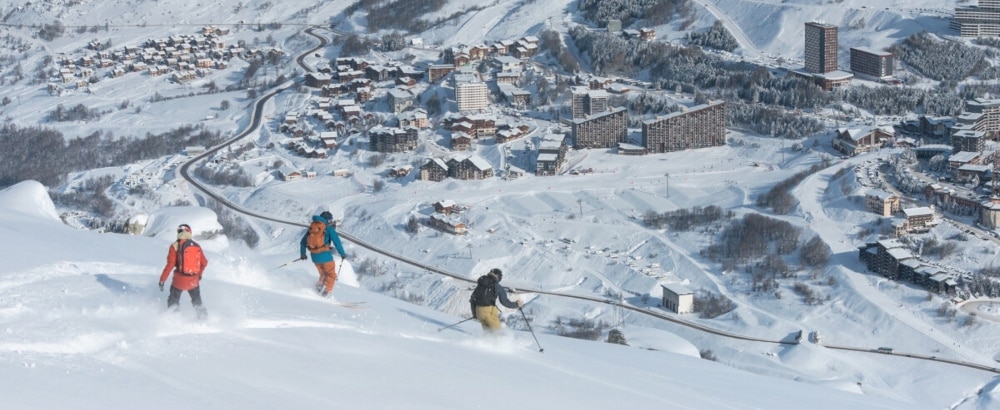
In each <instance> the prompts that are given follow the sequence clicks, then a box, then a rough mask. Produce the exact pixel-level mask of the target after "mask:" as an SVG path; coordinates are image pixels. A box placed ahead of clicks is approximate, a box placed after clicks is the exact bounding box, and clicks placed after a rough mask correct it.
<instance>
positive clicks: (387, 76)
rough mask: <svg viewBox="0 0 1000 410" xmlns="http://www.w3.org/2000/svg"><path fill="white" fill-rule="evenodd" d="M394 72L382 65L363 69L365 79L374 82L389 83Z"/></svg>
mask: <svg viewBox="0 0 1000 410" xmlns="http://www.w3.org/2000/svg"><path fill="white" fill-rule="evenodd" d="M395 72H396V71H395V70H393V69H391V68H389V67H386V66H383V65H370V66H368V67H367V68H365V78H367V79H369V80H372V81H375V82H382V81H389V80H392V79H393V77H394V75H393V74H394V73H395Z"/></svg>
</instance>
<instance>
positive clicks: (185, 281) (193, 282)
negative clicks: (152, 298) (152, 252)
mask: <svg viewBox="0 0 1000 410" xmlns="http://www.w3.org/2000/svg"><path fill="white" fill-rule="evenodd" d="M189 240H190V239H178V240H177V241H176V242H174V243H173V244H172V245H170V250H169V251H168V252H167V266H164V267H163V273H161V274H160V282H166V280H167V276H168V275H170V271H171V270H172V271H173V272H174V280H173V281H172V282H171V283H170V286H172V287H175V288H177V289H180V290H191V289H194V288H196V287H198V283H199V281H201V275H202V274H203V273H205V267H206V266H208V259H205V254H204V253H203V252H202V251H201V246H198V245H196V244H192V245H191V246H188V247H187V250H186V252H185V254H186V256H187V257H188V258H187V259H186V260H185V261H184V265H185V266H186V267H187V269H186V270H188V271H189V272H191V273H194V274H190V275H189V274H185V273H182V272H180V271H178V270H177V268H178V266H177V249H178V246H179V245H181V244H183V243H184V242H185V241H189ZM191 256H194V258H191ZM192 259H193V260H192ZM195 272H196V273H195Z"/></svg>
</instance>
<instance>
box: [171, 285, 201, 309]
mask: <svg viewBox="0 0 1000 410" xmlns="http://www.w3.org/2000/svg"><path fill="white" fill-rule="evenodd" d="M183 292H184V291H183V290H180V289H177V288H175V287H173V286H171V287H170V296H167V309H177V308H178V306H177V305H178V304H180V301H181V293H183ZM187 292H188V296H191V305H192V306H194V310H197V311H198V312H202V311H204V310H205V308H204V307H202V306H201V286H195V287H194V289H191V290H189V291H187Z"/></svg>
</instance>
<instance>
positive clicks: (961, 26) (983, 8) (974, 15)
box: [951, 0, 1000, 37]
mask: <svg viewBox="0 0 1000 410" xmlns="http://www.w3.org/2000/svg"><path fill="white" fill-rule="evenodd" d="M951 28H952V29H955V30H956V31H958V33H959V35H961V36H962V37H997V36H1000V0H979V6H978V7H976V6H965V7H955V18H954V19H953V20H952V21H951Z"/></svg>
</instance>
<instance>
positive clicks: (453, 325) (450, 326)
mask: <svg viewBox="0 0 1000 410" xmlns="http://www.w3.org/2000/svg"><path fill="white" fill-rule="evenodd" d="M472 319H475V318H474V317H470V318H468V319H465V320H462V321H461V322H458V323H453V324H450V325H448V326H445V327H442V328H440V329H438V332H440V331H442V330H445V329H448V328H452V327H455V326H458V325H460V324H462V323H465V322H468V321H470V320H472Z"/></svg>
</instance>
